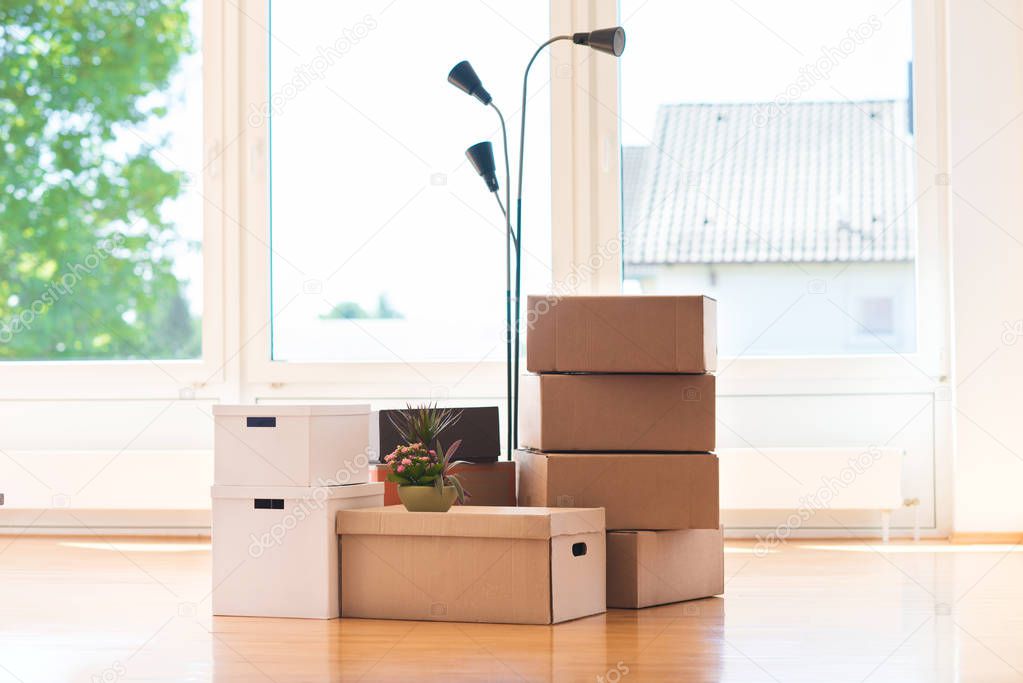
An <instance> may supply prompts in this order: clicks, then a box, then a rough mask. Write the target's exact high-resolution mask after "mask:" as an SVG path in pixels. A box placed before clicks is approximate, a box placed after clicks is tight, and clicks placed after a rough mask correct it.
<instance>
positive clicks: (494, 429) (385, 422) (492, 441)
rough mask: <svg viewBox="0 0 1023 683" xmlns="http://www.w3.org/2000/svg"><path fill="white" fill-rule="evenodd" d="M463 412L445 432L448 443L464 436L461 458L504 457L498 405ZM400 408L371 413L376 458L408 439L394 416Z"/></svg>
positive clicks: (443, 436)
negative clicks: (401, 435) (402, 434)
mask: <svg viewBox="0 0 1023 683" xmlns="http://www.w3.org/2000/svg"><path fill="white" fill-rule="evenodd" d="M458 410H461V411H462V416H461V417H460V418H458V422H456V423H455V424H453V425H451V426H450V427H448V428H447V429H445V430H444V433H443V434H441V437H440V438H441V443H442V444H444V447H445V448H446V447H447V446H449V445H451V444H452V443H453V442H455V441H458V440H459V439H461V440H462V445H461V446H460V447H459V449H458V459H459V460H469V461H471V462H494V461H495V460H497V459H498V458H499V457H501V423H500V417H499V415H498V410H497V406H485V407H474V408H459V409H458ZM399 412H401V411H399V410H374V411H373V412H372V413H370V417H369V442H370V447H371V448H372V450H373V452H374V453H376V454H377V457H376V461H377V462H382V461H383V457H384V456H385V455H387V454H388V453H390V452H391V451H393V450H394V449H395V448H397V447H398V446H399V445H401V444H403V443H404V442H403V441H402V440H401V437H400V436H398V430H397V429H395V428H394V424H393V423H392V422H391V417H392V416H393V415H394V414H396V413H399Z"/></svg>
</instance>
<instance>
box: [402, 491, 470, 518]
mask: <svg viewBox="0 0 1023 683" xmlns="http://www.w3.org/2000/svg"><path fill="white" fill-rule="evenodd" d="M398 497H399V498H401V502H402V504H403V505H404V506H405V509H406V510H408V511H409V512H447V511H448V510H449V509H450V508H451V506H452V505H454V503H455V498H457V497H458V491H456V490H455V487H454V486H445V487H444V488H443V489H438V488H437V487H436V486H433V485H430V486H399V487H398Z"/></svg>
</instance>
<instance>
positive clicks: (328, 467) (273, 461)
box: [213, 405, 371, 486]
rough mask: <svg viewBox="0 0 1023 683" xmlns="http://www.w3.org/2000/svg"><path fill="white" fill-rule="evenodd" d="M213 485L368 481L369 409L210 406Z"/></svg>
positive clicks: (310, 406)
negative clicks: (211, 415) (211, 412)
mask: <svg viewBox="0 0 1023 683" xmlns="http://www.w3.org/2000/svg"><path fill="white" fill-rule="evenodd" d="M213 420H214V422H215V430H214V437H213V450H214V458H213V461H214V464H213V483H214V485H217V486H336V485H340V484H364V483H366V482H367V481H369V461H370V458H371V454H370V452H369V406H368V405H330V406H327V405H323V406H317V405H309V406H274V405H251V406H226V405H216V406H213Z"/></svg>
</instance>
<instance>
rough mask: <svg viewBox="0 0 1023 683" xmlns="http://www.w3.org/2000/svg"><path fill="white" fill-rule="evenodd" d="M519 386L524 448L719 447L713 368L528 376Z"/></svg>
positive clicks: (645, 449) (641, 449)
mask: <svg viewBox="0 0 1023 683" xmlns="http://www.w3.org/2000/svg"><path fill="white" fill-rule="evenodd" d="M519 386H520V391H521V396H520V399H519V401H520V407H519V411H520V413H519V420H520V422H519V443H520V444H521V445H522V446H524V447H525V448H534V449H536V450H540V451H626V452H632V451H637V452H650V451H675V452H680V451H692V452H706V451H712V450H714V403H715V395H714V376H713V375H608V374H605V375H523V377H522V378H521V381H520V385H519Z"/></svg>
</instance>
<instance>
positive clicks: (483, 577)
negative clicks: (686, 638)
mask: <svg viewBox="0 0 1023 683" xmlns="http://www.w3.org/2000/svg"><path fill="white" fill-rule="evenodd" d="M345 512H347V511H342V512H341V513H338V515H337V530H338V533H339V534H340V535H341V541H340V544H341V615H342V616H344V617H364V618H371V619H417V620H428V621H470V622H496V623H518V624H548V623H552V622H558V621H564V620H567V619H575V618H578V617H582V616H587V615H590V614H599V613H600V612H603V611H604V609H605V607H604V601H605V585H604V584H605V581H606V555H605V542H606V539H605V536H604V533H603V530H602V529H603V510H600V509H595V510H593V509H588V510H549V509H543V508H535V509H531V510H519V509H517V508H453V509H452V510H451V511H449V512H446V513H410V512H406V511H405V510H404V509H403V508H396V507H388V508H377V509H376V510H367V511H366V512H368V513H369V514H367V515H356V516H352V515H347V514H345ZM545 520H546V521H545ZM583 547H584V551H583V552H580V550H581V549H582V548H583Z"/></svg>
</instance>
